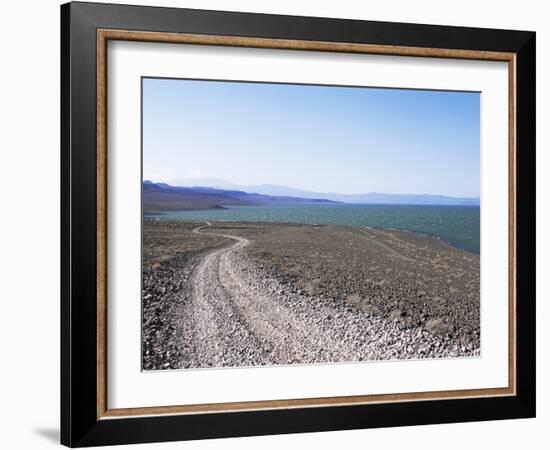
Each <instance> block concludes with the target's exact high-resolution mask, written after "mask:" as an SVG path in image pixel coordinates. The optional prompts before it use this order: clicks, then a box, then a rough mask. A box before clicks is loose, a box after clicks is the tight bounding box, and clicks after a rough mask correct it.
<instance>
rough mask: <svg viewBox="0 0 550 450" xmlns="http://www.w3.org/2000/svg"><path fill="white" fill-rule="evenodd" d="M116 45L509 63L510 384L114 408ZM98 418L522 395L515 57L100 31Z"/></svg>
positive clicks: (359, 45)
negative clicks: (111, 94)
mask: <svg viewBox="0 0 550 450" xmlns="http://www.w3.org/2000/svg"><path fill="white" fill-rule="evenodd" d="M109 40H121V41H138V42H157V43H170V44H192V45H217V46H230V47H248V48H266V49H279V50H303V51H323V52H340V53H362V54H371V55H373V54H374V55H391V56H410V57H431V58H451V59H469V60H486V61H503V62H508V74H509V84H508V86H509V90H508V96H509V99H508V104H509V111H508V140H509V144H508V186H509V188H508V190H509V191H508V207H509V209H508V216H509V217H508V252H509V259H508V261H509V266H508V275H509V276H508V279H509V282H508V284H509V286H508V309H509V318H508V386H507V387H502V388H489V389H469V390H448V391H432V392H410V393H396V394H379V395H357V396H339V397H322V398H321V397H319V398H302V399H287V400H262V401H247V402H231V403H210V404H198V405H174V406H148V407H141V408H118V409H109V408H108V405H107V201H108V199H107V132H108V130H107V42H108V41H109ZM96 56H97V68H96V70H97V275H96V280H97V355H98V358H97V418H98V420H99V419H116V418H122V417H135V416H157V415H174V414H206V413H219V412H235V411H257V410H266V409H291V408H313V407H327V406H346V405H359V404H373V403H392V402H405V401H406V402H409V401H422V400H424V401H427V400H449V399H461V398H476V397H477V398H480V397H499V396H513V395H515V394H516V289H515V287H516V163H515V160H516V147H515V134H516V133H515V131H516V54H515V53H506V52H490V51H478V50H459V49H445V48H424V47H404V46H389V45H375V44H356V43H342V42H325V41H302V40H287V39H267V38H249V37H240V36H221V35H200V34H184V33H158V32H148V31H131V30H114V29H98V30H97V55H96Z"/></svg>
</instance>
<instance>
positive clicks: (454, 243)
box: [144, 203, 480, 256]
mask: <svg viewBox="0 0 550 450" xmlns="http://www.w3.org/2000/svg"><path fill="white" fill-rule="evenodd" d="M306 206H307V205H306ZM309 206H312V205H309ZM330 206H331V207H333V208H334V207H336V208H342V207H344V208H346V207H350V206H351V207H352V208H353V207H366V208H367V209H369V210H371V209H373V210H374V211H377V209H379V208H382V209H386V208H388V209H389V210H390V211H395V210H396V209H397V210H399V209H402V208H407V209H415V208H422V209H428V210H430V209H435V210H437V209H438V208H442V209H443V210H445V209H447V208H448V210H450V211H456V210H457V209H461V208H462V209H471V210H474V211H475V210H476V209H477V210H478V211H479V206H476V205H467V206H464V205H394V204H391V205H387V204H368V205H359V204H344V203H342V204H339V205H330ZM303 207H304V205H301V206H300V208H301V209H303ZM314 208H315V209H316V210H319V209H318V208H319V205H315V206H314ZM262 209H264V210H267V211H269V212H271V210H273V211H275V212H278V211H284V210H285V209H287V210H288V209H289V208H288V206H285V205H276V206H269V207H266V206H265V205H263V206H262V205H254V206H237V207H235V206H232V207H225V206H224V207H222V208H216V209H188V210H182V211H159V212H147V213H144V218H147V219H160V220H168V221H173V220H182V221H189V220H196V221H204V220H214V221H218V222H232V221H243V222H265V223H283V224H297V225H299V224H303V225H344V226H346V225H347V226H353V227H364V228H373V229H378V230H382V231H383V230H388V231H391V230H397V231H403V232H409V233H416V234H420V235H423V236H426V237H429V238H433V239H437V240H440V241H441V242H443V243H445V244H447V245H449V246H451V247H453V248H457V249H460V250H465V251H468V252H470V253H473V254H475V255H478V256H479V255H480V238H479V213H478V217H477V238H476V237H473V236H471V237H469V238H467V240H464V236H460V237H457V236H453V235H448V234H449V233H446V232H445V230H433V229H432V230H430V229H428V228H430V224H422V223H420V224H418V223H416V224H412V225H409V226H406V225H401V226H396V223H395V222H397V221H399V220H403V219H400V218H399V217H395V218H393V219H391V218H390V219H389V220H388V221H387V222H388V224H377V223H376V222H377V221H378V222H379V221H380V219H375V220H370V219H369V218H368V217H367V218H362V222H369V221H372V222H374V224H370V223H361V221H360V222H359V223H357V222H356V223H353V220H349V221H348V222H346V221H344V220H342V218H341V217H335V218H332V220H328V219H326V218H324V217H322V216H320V217H317V218H318V219H319V221H315V220H313V219H310V217H308V219H309V220H307V221H303V220H284V219H283V218H279V214H273V215H272V217H269V218H266V217H265V215H264V217H263V220H258V219H257V217H256V216H255V215H254V214H253V212H254V211H255V210H258V211H262ZM290 209H291V211H292V209H293V208H292V207H291V208H290ZM296 209H298V208H296ZM321 209H322V206H321ZM251 213H252V214H251ZM378 214H379V213H378ZM379 215H380V214H379ZM257 216H258V217H261V216H262V214H257ZM291 216H292V217H291V219H293V218H294V217H295V216H297V214H296V213H294V214H291ZM432 220H433V221H434V222H435V221H437V220H438V217H434V218H432ZM392 222H393V223H392ZM470 233H474V234H475V230H472V231H471V232H470ZM461 238H462V239H461Z"/></svg>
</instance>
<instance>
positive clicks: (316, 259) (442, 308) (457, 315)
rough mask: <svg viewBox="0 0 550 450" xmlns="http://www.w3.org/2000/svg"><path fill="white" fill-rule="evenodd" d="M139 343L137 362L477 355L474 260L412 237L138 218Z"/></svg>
mask: <svg viewBox="0 0 550 450" xmlns="http://www.w3.org/2000/svg"><path fill="white" fill-rule="evenodd" d="M365 249H367V250H365ZM373 266H374V267H376V268H377V269H375V270H366V269H367V267H368V269H372V267H373ZM382 280H385V282H381V281H382ZM449 280H450V281H449ZM443 290H444V292H443ZM455 291H456V292H455ZM476 292H477V297H476ZM399 293H401V294H399ZM440 295H445V298H452V301H444V300H443V297H440ZM438 299H439V300H438ZM476 299H477V301H476ZM459 302H460V305H458V303H459ZM476 318H477V323H476ZM455 323H460V326H457V325H455ZM476 330H477V334H476ZM143 340H144V342H143V353H144V355H143V357H144V358H143V368H144V369H145V370H154V369H181V368H200V367H226V366H255V365H276V364H308V363H326V362H352V361H365V360H388V359H409V358H438V357H456V356H472V355H478V354H479V257H477V256H476V255H471V254H470V253H467V252H462V251H460V250H456V249H453V248H451V247H449V246H447V245H445V244H443V243H441V242H439V241H437V240H434V239H431V238H426V237H422V236H419V235H416V234H412V233H401V232H390V231H380V230H370V229H356V228H354V229H352V228H348V227H333V226H323V227H315V226H301V225H282V224H244V223H219V222H218V223H214V224H209V223H208V224H198V223H189V222H165V221H150V220H146V221H145V227H144V285H143Z"/></svg>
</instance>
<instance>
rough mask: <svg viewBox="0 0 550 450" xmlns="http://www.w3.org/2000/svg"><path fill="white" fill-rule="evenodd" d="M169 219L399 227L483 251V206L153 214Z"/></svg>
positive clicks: (251, 209)
mask: <svg viewBox="0 0 550 450" xmlns="http://www.w3.org/2000/svg"><path fill="white" fill-rule="evenodd" d="M153 217H158V218H160V219H169V220H234V221H245V222H294V223H307V224H338V225H351V226H358V227H361V226H368V227H373V228H395V229H399V230H408V231H415V232H418V233H423V234H426V235H429V236H435V237H438V238H440V239H442V240H444V241H446V242H448V243H449V244H451V245H454V246H455V247H459V248H462V249H464V250H468V251H470V252H473V253H477V254H479V206H431V205H430V206H424V205H421V206H417V205H350V204H338V205H275V206H272V205H262V206H233V207H227V208H226V209H216V210H203V211H175V212H167V213H164V214H162V215H153Z"/></svg>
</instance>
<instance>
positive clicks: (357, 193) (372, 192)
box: [142, 177, 481, 200]
mask: <svg viewBox="0 0 550 450" xmlns="http://www.w3.org/2000/svg"><path fill="white" fill-rule="evenodd" d="M204 178H209V177H204ZM212 178H214V177H212ZM219 181H221V182H225V183H228V184H233V185H236V186H237V187H236V188H225V187H220V186H216V185H210V184H203V185H201V184H193V185H185V186H183V185H178V184H173V183H169V182H166V181H152V180H151V179H143V180H142V183H146V182H149V183H152V184H159V183H161V184H166V185H168V186H171V187H189V188H213V189H220V190H224V191H231V190H234V191H242V192H247V191H244V190H242V188H254V187H261V186H273V187H279V188H285V189H292V190H296V191H305V192H308V193H310V194H319V195H341V196H358V195H371V194H376V195H400V196H430V197H447V198H453V199H474V200H481V195H476V196H471V195H447V194H430V193H426V192H424V193H420V194H414V193H410V192H409V193H403V192H399V193H389V192H378V191H365V192H355V193H351V194H344V193H341V192H330V191H324V192H321V191H317V190H311V189H305V188H295V187H293V186H286V185H282V184H275V183H262V184H256V185H246V184H240V183H234V182H232V181H228V180H222V179H220V180H219ZM248 193H254V194H259V193H258V192H248ZM277 195H278V196H282V195H281V194H277ZM286 196H287V197H292V196H291V195H286Z"/></svg>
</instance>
